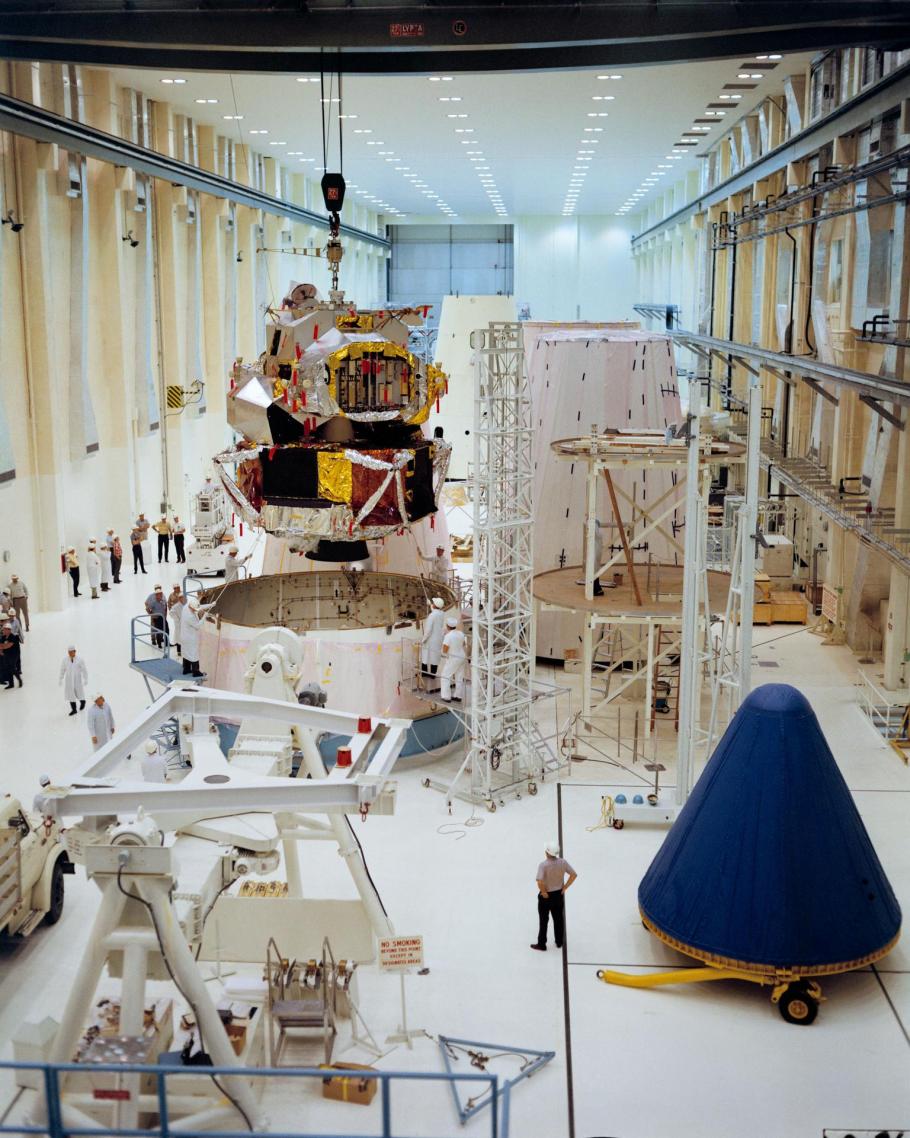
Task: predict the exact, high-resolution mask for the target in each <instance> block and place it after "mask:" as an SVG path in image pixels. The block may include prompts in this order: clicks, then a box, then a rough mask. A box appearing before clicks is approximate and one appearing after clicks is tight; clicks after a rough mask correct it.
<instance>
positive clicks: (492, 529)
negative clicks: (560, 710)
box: [427, 323, 560, 810]
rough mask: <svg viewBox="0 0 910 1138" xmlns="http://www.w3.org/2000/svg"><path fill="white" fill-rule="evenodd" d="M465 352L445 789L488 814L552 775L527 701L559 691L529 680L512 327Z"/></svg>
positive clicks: (525, 519) (524, 386)
mask: <svg viewBox="0 0 910 1138" xmlns="http://www.w3.org/2000/svg"><path fill="white" fill-rule="evenodd" d="M472 346H473V348H474V477H473V484H472V490H473V493H472V497H473V505H474V519H473V520H474V580H473V616H472V644H471V673H470V676H471V678H470V685H469V687H470V702H469V706H470V712H469V714H468V716H467V722H466V727H467V734H468V736H469V743H468V750H467V754H466V756H465V759H464V762H463V763H462V764H461V767H460V768H459V770H458V773H457V774H456V775H455V778H454V779H453V780H452V781H451V783H449V784H448V785H447V786H441V785H440V784H439V783H438V781H437V780H429V779H428V780H427V785H430V786H434V787H437V788H438V789H443V790H444V792H445V793H446V796H447V798H448V799H449V801H450V802H451V800H452V798H453V797H457V798H463V799H466V800H467V801H469V802H476V803H485V804H486V806H487V808H488V809H491V810H494V809H495V808H496V796H497V795H499V794H501V793H503V792H507V791H510V790H515V791H516V792H517V791H518V789H519V788H520V787H521V786H522V785H524V784H525V783H527V785H528V790H529V792H530V793H531V794H534V793H535V792H536V790H537V782H536V780H538V779H540V780H542V779H543V778H544V777H545V776H546V775H547V774H556V773H558V770H559V768H560V759H559V757H558V750H557V749H556V748H555V747H552V746H551V745H550V743H549V741H548V739H547V738H545V737H544V735H543V734H542V732H541V730H540V728H539V727H538V724H537V723H536V721H535V719H534V717H533V715H532V704H533V703H534V702H535V701H537V700H539V699H540V698H542V697H545V696H557V695H558V694H559V690H560V689H552V690H548V691H545V692H543V691H541V690H540V687H539V686H538V687H537V688H535V686H534V683H533V674H534V601H533V595H532V582H533V577H534V559H533V528H534V504H533V481H534V479H533V474H534V470H533V442H534V427H533V419H532V409H531V392H530V387H529V385H528V380H527V375H526V373H525V367H524V351H523V347H522V329H521V325H520V324H509V323H491V324H490V325H489V326H488V327H487V328H486V329H482V330H478V331H476V332H474V333H473V334H472Z"/></svg>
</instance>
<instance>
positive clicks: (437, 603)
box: [432, 597, 446, 609]
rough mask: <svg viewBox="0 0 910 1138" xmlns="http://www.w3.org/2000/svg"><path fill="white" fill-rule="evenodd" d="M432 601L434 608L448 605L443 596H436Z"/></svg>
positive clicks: (442, 607)
mask: <svg viewBox="0 0 910 1138" xmlns="http://www.w3.org/2000/svg"><path fill="white" fill-rule="evenodd" d="M432 603H433V608H434V609H444V608H445V607H446V603H445V601H444V600H443V599H442V597H434V598H433V602H432Z"/></svg>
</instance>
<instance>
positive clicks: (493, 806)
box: [487, 798, 496, 814]
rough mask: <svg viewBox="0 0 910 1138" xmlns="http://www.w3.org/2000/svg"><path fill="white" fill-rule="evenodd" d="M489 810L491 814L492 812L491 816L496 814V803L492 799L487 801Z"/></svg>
mask: <svg viewBox="0 0 910 1138" xmlns="http://www.w3.org/2000/svg"><path fill="white" fill-rule="evenodd" d="M487 810H489V812H490V813H491V814H495V813H496V803H495V802H494V801H493V799H492V798H490V799H488V800H487Z"/></svg>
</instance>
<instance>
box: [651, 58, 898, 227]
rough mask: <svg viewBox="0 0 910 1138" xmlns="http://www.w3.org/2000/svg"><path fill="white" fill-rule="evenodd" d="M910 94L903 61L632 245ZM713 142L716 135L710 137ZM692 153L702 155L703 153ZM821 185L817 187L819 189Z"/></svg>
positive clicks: (847, 131)
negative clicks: (881, 77)
mask: <svg viewBox="0 0 910 1138" xmlns="http://www.w3.org/2000/svg"><path fill="white" fill-rule="evenodd" d="M906 98H910V64H908V63H905V64H904V66H903V67H898V68H896V69H895V70H894V71H892V72H891V74H890V75H886V76H885V77H884V78H883V79H881V80H879V82H878V83H876V84H875V85H874V86H873V87H868V88H867V89H866V90H865V91H862V92H861V93H860V94H859V95H857V96H856V97H855V98H853V99H848V100H847V102H846V103H841V105H840V106H839V107H835V108H834V110H833V111H831V113H830V114H828V115H825V116H824V118H821V119H818V120H817V121H816V122H814V123H812V125H811V126H808V127H806V128H805V130H802V131H800V132H799V134H795V135H793V137H792V138H789V139H787V141H786V142H784V143H781V145H780V146H778V147H775V149H774V150H769V151H768V153H767V154H763V155H762V156H761V157H760V158H758V159H756V161H755V162H752V163H751V164H750V165H749V166H744V167H743V168H742V169H741V170H738V171H737V172H736V173H735V174H732V175H731V176H730V177H729V178H726V179H725V180H724V181H722V182H719V183H718V184H717V185H716V186H714V187H713V188H712V189H710V190H708V191H707V192H706V193H703V194H700V195H699V196H698V197H697V198H693V199H692V201H690V202H689V203H688V204H687V205H684V206H682V207H681V208H680V209H678V210H675V211H674V212H673V213H670V214H667V216H666V217H664V218H662V219H661V220H660V221H656V222H655V223H654V224H653V225H651V226H650V227H649V228H648V229H644V230H642V232H641V233H636V234H635V236H634V237H633V238H632V248H633V249H635V248H638V247H640V246H641V245H642V244H643V243H644V242H646V241H648V240H649V239H650V238H651V237H654V236H656V235H657V234H658V233H661V232H662V231H663V230H665V229H672V228H673V227H674V226H677V225H680V224H681V223H682V222H684V221H688V219H689V218H690V217H694V216H695V215H696V214H698V213H704V211H705V210H707V209H710V207H711V206H714V205H720V203H721V202H725V201H726V200H727V198H729V197H732V196H733V195H734V194H738V193H742V191H743V190H751V189H752V187H753V186H754V185H755V183H756V182H759V181H761V179H762V178H767V177H768V176H769V175H771V174H774V173H776V172H777V171H778V170H780V169H782V168H785V167H786V166H787V164H788V163H793V162H798V161H800V159H802V158H805V157H806V156H807V155H809V154H813V153H815V151H817V150H819V149H820V148H821V147H822V146H824V145H826V144H827V143H829V142H831V141H832V139H833V138H835V137H837V136H840V135H844V134H850V133H851V132H852V131H855V130H858V129H859V128H860V127H862V126H865V125H866V123H868V122H870V121H871V120H872V119H874V118H876V117H877V116H878V115H880V114H882V113H884V112H886V111H889V110H891V109H892V108H893V107H894V106H895V105H899V104H900V103H901V102H902V101H903V100H904V99H906ZM711 141H712V142H713V143H716V142H717V139H713V140H711ZM695 157H699V158H701V157H704V155H703V154H700V155H696V156H695ZM823 190H824V187H819V193H822V192H823Z"/></svg>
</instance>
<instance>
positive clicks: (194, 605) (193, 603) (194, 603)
mask: <svg viewBox="0 0 910 1138" xmlns="http://www.w3.org/2000/svg"><path fill="white" fill-rule="evenodd" d="M186 603H187V604H188V605H189V607H190V608H191V609H194V610H195V609H198V608H199V598H198V597H190V599H189V600H188V601H187V602H186Z"/></svg>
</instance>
